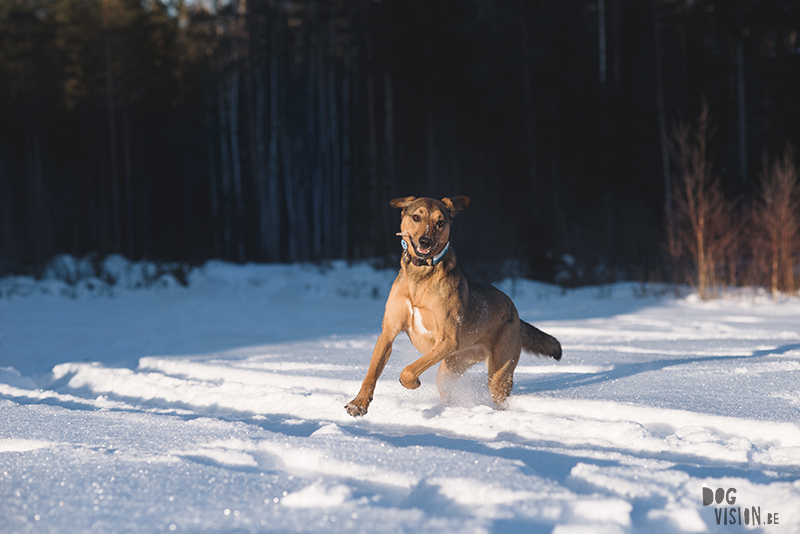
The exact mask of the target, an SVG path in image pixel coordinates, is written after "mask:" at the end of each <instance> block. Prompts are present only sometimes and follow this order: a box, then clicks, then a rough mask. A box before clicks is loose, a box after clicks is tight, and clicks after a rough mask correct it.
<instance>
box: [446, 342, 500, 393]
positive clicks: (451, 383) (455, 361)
mask: <svg viewBox="0 0 800 534" xmlns="http://www.w3.org/2000/svg"><path fill="white" fill-rule="evenodd" d="M488 356H489V352H488V351H487V350H486V349H485V348H484V347H482V346H477V345H476V346H472V347H470V348H468V349H466V350H464V351H461V352H458V353H456V354H453V355H452V356H448V357H447V358H445V359H444V360H442V363H441V364H439V371H438V372H437V373H436V386H437V387H438V388H439V397H441V399H442V402H443V403H445V404H448V403H449V402H450V399H451V397H452V393H453V388H454V387H455V383H456V382H457V381H458V379H459V378H460V377H461V375H463V374H464V373H465V372H466V371H467V369H469V368H470V367H472V366H473V365H475V364H476V363H479V362H482V361H484V360H486V358H487V357H488Z"/></svg>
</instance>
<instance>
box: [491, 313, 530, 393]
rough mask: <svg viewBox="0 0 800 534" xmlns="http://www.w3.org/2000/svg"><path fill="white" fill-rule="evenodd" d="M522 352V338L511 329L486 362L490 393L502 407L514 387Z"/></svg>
mask: <svg viewBox="0 0 800 534" xmlns="http://www.w3.org/2000/svg"><path fill="white" fill-rule="evenodd" d="M521 350H522V346H521V341H520V336H519V334H518V333H515V332H513V331H512V330H511V329H510V328H507V329H506V331H505V332H504V333H503V334H502V335H501V336H500V339H498V342H497V343H496V344H495V346H494V347H493V350H492V354H491V356H490V357H489V358H488V359H487V360H486V367H487V370H488V371H489V380H488V385H489V393H491V395H492V399H494V402H495V403H496V404H497V406H498V407H500V406H501V405H502V404H503V403H504V402H505V400H506V398H507V397H508V395H509V394H510V393H511V388H513V387H514V369H516V367H517V362H518V361H519V354H520V351H521Z"/></svg>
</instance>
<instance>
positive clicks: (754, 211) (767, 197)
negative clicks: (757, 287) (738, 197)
mask: <svg viewBox="0 0 800 534" xmlns="http://www.w3.org/2000/svg"><path fill="white" fill-rule="evenodd" d="M799 178H800V172H798V168H797V165H796V164H795V157H794V150H793V149H792V147H791V146H787V147H786V150H785V151H784V154H783V156H782V157H779V158H776V159H775V160H774V161H773V162H772V164H771V165H770V164H769V163H768V162H767V159H766V157H765V158H764V169H763V170H762V172H761V175H760V177H759V182H760V183H759V189H758V192H757V195H756V199H755V201H754V202H753V205H752V208H751V213H750V223H751V224H750V226H751V229H750V234H749V241H750V247H751V250H752V254H753V260H754V261H753V266H754V268H755V270H756V273H757V278H758V279H759V282H760V284H761V285H763V286H765V287H768V288H769V289H770V291H771V292H772V296H773V298H776V297H777V296H778V294H779V293H780V292H784V293H794V292H795V290H796V289H797V285H798V284H797V281H796V279H795V278H796V273H795V266H796V265H797V263H798V258H797V256H796V254H797V253H799V252H800V179H799Z"/></svg>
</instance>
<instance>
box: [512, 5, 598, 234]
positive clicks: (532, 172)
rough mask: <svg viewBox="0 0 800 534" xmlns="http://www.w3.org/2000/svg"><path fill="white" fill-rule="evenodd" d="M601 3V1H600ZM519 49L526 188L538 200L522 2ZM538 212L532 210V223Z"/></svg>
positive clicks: (526, 21) (529, 67) (526, 42)
mask: <svg viewBox="0 0 800 534" xmlns="http://www.w3.org/2000/svg"><path fill="white" fill-rule="evenodd" d="M600 1H601V2H602V0H600ZM519 23H520V49H521V52H522V65H521V67H522V72H521V74H522V108H523V120H524V128H525V152H526V155H527V157H528V187H529V188H530V195H531V198H538V195H539V176H538V154H537V153H536V117H535V110H534V107H533V85H532V80H531V58H530V47H529V44H528V18H527V13H526V10H525V2H524V0H521V1H520V17H519ZM538 213H539V210H533V218H534V221H536V220H538V219H539V217H538Z"/></svg>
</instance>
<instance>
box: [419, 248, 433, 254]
mask: <svg viewBox="0 0 800 534" xmlns="http://www.w3.org/2000/svg"><path fill="white" fill-rule="evenodd" d="M417 252H419V253H420V254H423V255H424V254H430V253H431V249H429V248H417Z"/></svg>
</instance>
